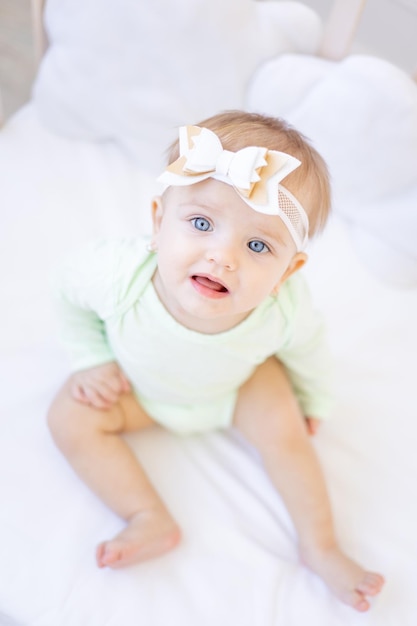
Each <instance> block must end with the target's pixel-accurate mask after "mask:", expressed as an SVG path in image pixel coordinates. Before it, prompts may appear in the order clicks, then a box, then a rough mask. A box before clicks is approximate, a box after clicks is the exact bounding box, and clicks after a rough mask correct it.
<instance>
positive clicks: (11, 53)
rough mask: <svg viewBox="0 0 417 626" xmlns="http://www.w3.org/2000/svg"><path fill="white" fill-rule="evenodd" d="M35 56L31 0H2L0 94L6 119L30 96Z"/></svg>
mask: <svg viewBox="0 0 417 626" xmlns="http://www.w3.org/2000/svg"><path fill="white" fill-rule="evenodd" d="M34 59H35V55H34V47H33V37H32V25H31V6H30V0H0V95H1V100H2V111H3V118H4V119H7V118H8V117H10V115H11V114H12V113H13V112H14V111H16V110H17V109H18V108H19V107H20V106H21V105H22V104H24V103H25V102H27V100H28V99H29V97H30V90H31V85H32V82H33V78H34V75H35V60H34Z"/></svg>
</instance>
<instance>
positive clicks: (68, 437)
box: [46, 385, 83, 452]
mask: <svg viewBox="0 0 417 626" xmlns="http://www.w3.org/2000/svg"><path fill="white" fill-rule="evenodd" d="M81 412H82V406H81V405H78V404H77V403H76V402H75V400H73V399H72V398H71V396H70V393H69V390H68V387H67V385H64V386H63V387H62V389H61V390H60V391H59V392H58V394H57V395H56V397H55V398H54V400H53V402H52V404H51V406H50V407H49V410H48V413H47V416H46V420H47V425H48V428H49V431H50V433H51V436H52V439H53V440H54V441H55V443H56V445H57V446H58V447H59V448H60V449H61V450H62V451H64V452H66V451H68V452H70V451H71V450H72V449H73V448H75V447H77V446H78V444H79V440H80V438H81V437H82V436H83V433H82V431H83V425H82V416H81V415H80V413H81Z"/></svg>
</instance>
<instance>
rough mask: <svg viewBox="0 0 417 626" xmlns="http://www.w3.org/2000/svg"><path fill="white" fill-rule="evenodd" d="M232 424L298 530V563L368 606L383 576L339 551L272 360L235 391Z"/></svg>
mask: <svg viewBox="0 0 417 626" xmlns="http://www.w3.org/2000/svg"><path fill="white" fill-rule="evenodd" d="M234 426H235V427H236V428H237V429H239V430H240V431H241V432H242V434H243V435H244V436H245V437H246V438H247V439H248V441H250V442H251V443H252V444H253V445H254V446H255V447H256V448H257V449H258V450H259V452H260V454H261V457H262V459H263V462H264V464H265V468H266V470H267V472H268V474H269V476H270V477H271V479H272V481H273V483H274V485H275V486H276V488H277V490H278V491H279V493H280V494H281V496H282V498H283V500H284V502H285V504H286V506H287V508H288V511H289V513H290V515H291V517H292V520H293V522H294V525H295V528H296V530H297V532H298V538H299V549H300V554H301V558H302V560H303V562H304V563H305V564H306V565H307V566H308V567H309V568H310V569H312V570H313V571H314V572H315V573H316V574H318V575H319V576H320V577H321V578H322V579H323V580H324V582H325V583H326V584H327V585H328V586H329V588H330V589H332V591H333V592H334V593H335V594H336V595H337V596H338V597H339V598H340V599H341V600H342V601H343V602H345V603H346V604H349V605H351V606H353V607H354V608H355V609H357V610H358V611H366V610H367V609H368V608H369V606H370V605H369V602H368V600H367V596H374V595H376V594H377V593H379V591H380V590H381V588H382V585H383V583H384V580H383V578H382V576H380V575H379V574H374V573H372V572H367V571H366V570H365V569H363V568H362V567H361V566H360V565H358V564H357V563H355V562H354V561H352V560H351V559H350V558H349V557H348V556H347V555H346V554H344V553H343V552H342V550H341V549H340V547H339V545H338V543H337V540H336V537H335V531H334V527H333V521H332V514H331V510H330V503H329V498H328V495H327V491H326V487H325V482H324V479H323V475H322V472H321V469H320V466H319V462H318V459H317V456H316V454H315V451H314V448H313V447H312V445H311V441H310V438H309V436H308V434H307V431H306V428H305V424H304V419H303V416H302V415H301V412H300V409H299V407H298V404H297V401H296V399H295V396H294V394H293V391H292V389H291V386H290V384H289V381H288V379H287V376H286V374H285V370H284V368H283V367H282V366H281V365H280V363H279V362H278V361H277V360H276V359H275V358H271V359H269V360H268V361H266V363H264V364H263V365H261V366H260V367H259V368H258V369H257V370H256V371H255V373H254V375H253V376H252V378H251V379H250V380H249V381H247V382H246V383H245V384H244V385H243V386H242V388H241V389H240V392H239V395H238V400H237V404H236V411H235V417H234Z"/></svg>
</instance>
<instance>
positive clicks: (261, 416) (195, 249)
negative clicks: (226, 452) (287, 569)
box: [48, 111, 384, 611]
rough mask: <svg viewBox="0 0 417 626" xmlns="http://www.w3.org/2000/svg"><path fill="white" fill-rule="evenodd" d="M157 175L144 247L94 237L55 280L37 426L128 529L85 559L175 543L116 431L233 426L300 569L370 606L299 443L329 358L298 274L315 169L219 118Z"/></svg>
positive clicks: (286, 134)
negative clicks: (41, 419)
mask: <svg viewBox="0 0 417 626" xmlns="http://www.w3.org/2000/svg"><path fill="white" fill-rule="evenodd" d="M160 181H161V182H162V183H164V184H165V185H166V188H165V191H164V192H163V194H162V195H161V196H158V197H156V198H154V199H153V201H152V217H153V233H152V237H151V239H150V240H149V239H148V241H147V242H146V241H144V240H143V239H141V238H135V239H131V240H123V241H101V242H98V243H95V244H93V245H92V246H90V247H89V248H88V249H87V250H85V251H83V252H81V253H79V254H78V255H77V256H75V257H74V259H73V260H72V262H71V263H70V264H69V265H68V267H67V268H66V269H65V271H64V272H63V273H62V275H61V278H60V281H59V304H60V310H61V316H62V324H63V338H64V341H65V343H66V344H67V346H68V349H69V351H70V354H71V357H72V361H73V369H74V373H73V374H72V376H70V378H69V380H68V381H67V382H66V383H65V384H64V386H63V388H62V389H61V390H60V391H59V393H58V395H57V397H56V398H55V400H54V402H53V404H52V406H51V408H50V411H49V416H48V421H49V426H50V430H51V433H52V436H53V438H54V440H55V442H56V444H57V445H58V447H59V448H60V449H61V451H62V452H63V454H64V455H65V456H66V458H67V459H68V461H69V462H70V464H71V465H72V467H73V468H74V470H75V471H76V472H77V473H78V475H79V476H80V477H81V478H82V480H83V481H85V483H86V484H87V485H88V486H89V487H90V488H91V489H92V490H93V491H94V492H95V493H96V494H97V495H98V496H99V497H100V498H101V499H102V501H103V502H105V503H106V504H107V505H108V506H109V507H110V508H111V509H112V510H113V511H114V512H116V513H117V514H118V515H120V516H121V517H122V518H123V519H125V520H126V522H127V525H126V527H125V528H124V529H123V530H122V531H121V532H120V533H119V534H118V535H117V536H116V537H114V538H113V539H111V540H109V541H106V542H104V543H102V544H100V545H99V546H98V548H97V554H96V558H97V563H98V565H99V567H104V566H109V567H113V568H116V567H122V566H126V565H129V564H131V563H136V562H139V561H143V560H145V559H150V558H153V557H156V556H159V555H161V554H163V553H165V552H167V551H169V550H171V549H173V548H174V547H175V546H176V545H177V544H178V542H179V541H180V538H181V532H180V529H179V527H178V525H177V522H176V521H175V520H174V519H173V517H172V516H171V514H170V512H169V511H168V510H167V508H166V507H165V505H164V502H163V501H162V500H161V498H160V497H159V495H158V493H157V492H156V490H155V489H154V487H153V486H152V484H151V483H150V481H149V479H148V477H147V476H146V474H145V472H144V470H143V469H142V467H141V465H140V463H139V461H138V459H137V458H136V456H135V455H134V454H133V452H132V451H131V449H130V447H129V446H128V444H127V443H126V441H125V439H124V438H123V437H122V435H123V433H127V432H132V431H138V430H141V429H144V428H147V427H149V426H152V425H153V424H159V425H162V426H164V427H165V428H168V429H169V430H171V431H172V432H175V433H178V434H182V435H184V434H187V433H202V432H204V431H209V430H213V429H221V428H223V429H224V428H228V427H234V428H235V429H237V430H238V431H239V432H240V433H241V434H242V436H243V437H244V438H246V440H247V441H248V442H249V443H250V444H251V445H253V446H254V447H255V448H256V449H257V450H258V451H259V454H260V457H261V459H262V461H263V464H264V467H265V470H266V472H267V473H268V474H269V476H270V478H271V480H272V482H273V484H274V485H275V487H276V489H277V490H278V491H279V493H280V495H281V496H282V498H283V500H284V502H285V504H286V506H287V508H288V511H289V513H290V515H291V517H292V520H293V523H294V526H295V529H296V531H297V534H298V546H299V552H300V557H301V559H302V561H303V562H304V563H305V564H306V565H307V566H308V567H309V568H311V570H313V571H314V572H315V573H316V574H317V575H319V576H320V577H321V578H322V579H323V580H324V582H325V583H326V584H327V585H328V586H329V588H330V589H332V591H333V592H334V593H335V594H336V595H337V596H338V597H339V598H340V599H341V600H342V601H343V602H345V603H347V604H349V605H351V606H352V607H354V608H355V609H357V610H358V611H366V610H367V609H368V608H369V607H370V603H369V597H370V596H375V595H376V594H378V593H379V591H380V590H381V588H382V585H383V582H384V581H383V578H382V576H380V575H379V574H375V573H371V572H368V571H366V570H365V569H363V568H362V567H361V566H360V565H358V564H357V563H355V562H354V561H352V560H351V559H350V558H349V557H348V556H347V555H346V554H345V553H344V552H343V551H342V550H341V548H340V547H339V545H338V542H337V539H336V536H335V530H334V527H333V522H332V514H331V510H330V504H329V498H328V495H327V492H326V487H325V483H324V480H323V476H322V472H321V469H320V466H319V463H318V459H317V457H316V454H315V452H314V448H313V446H312V445H311V442H310V438H309V434H314V433H315V432H316V430H317V425H318V423H319V420H320V419H322V418H324V417H326V414H327V413H328V412H329V394H328V390H327V384H328V382H327V379H328V370H329V364H328V360H327V357H326V348H325V345H324V339H323V326H322V322H321V319H320V317H319V316H318V315H317V314H316V312H315V311H314V309H313V308H312V304H311V301H310V297H309V293H308V290H307V288H306V285H305V283H304V281H303V279H302V276H301V274H298V273H297V272H298V270H299V269H300V268H301V267H302V266H303V265H304V263H305V262H306V260H307V255H306V253H305V247H306V244H307V242H308V238H309V237H312V236H313V235H314V234H315V233H317V232H318V231H320V230H321V228H322V227H323V226H324V224H325V222H326V219H327V216H328V213H329V206H330V192H329V183H328V174H327V169H326V166H325V164H324V162H323V160H322V159H321V157H320V156H319V154H318V153H317V152H316V151H315V150H314V148H312V147H311V146H310V144H309V142H308V141H307V140H306V139H305V138H304V137H303V136H302V135H301V134H300V133H298V132H297V131H296V130H294V129H293V128H291V127H290V126H289V125H287V124H286V123H285V122H283V121H282V120H278V119H275V118H269V117H265V116H261V115H257V114H248V113H244V112H240V111H229V112H225V113H222V114H219V115H216V116H214V117H212V118H210V119H207V120H205V121H203V122H201V123H200V124H199V125H198V126H187V127H182V128H181V129H180V137H179V141H177V142H175V144H174V145H173V146H172V147H171V150H170V154H169V165H168V166H167V168H166V170H165V172H164V173H163V174H162V175H161V177H160Z"/></svg>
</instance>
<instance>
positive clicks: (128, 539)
mask: <svg viewBox="0 0 417 626" xmlns="http://www.w3.org/2000/svg"><path fill="white" fill-rule="evenodd" d="M180 539H181V533H180V530H179V528H178V526H177V524H176V523H175V521H174V520H173V519H172V517H171V516H170V515H169V513H168V512H167V511H166V509H164V508H162V507H161V508H155V509H149V510H145V511H140V512H138V513H136V514H135V515H133V516H132V517H131V518H130V520H129V521H128V525H127V526H126V528H125V529H124V530H122V531H121V532H120V533H119V534H118V535H116V537H114V539H111V540H110V541H104V542H103V543H101V544H100V545H99V546H98V547H97V551H96V559H97V565H98V566H99V567H112V568H118V567H125V566H126V565H132V564H133V563H139V562H140V561H146V560H148V559H152V558H155V557H157V556H160V555H162V554H164V553H165V552H168V551H169V550H172V549H173V548H175V546H176V545H178V543H179V541H180Z"/></svg>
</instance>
